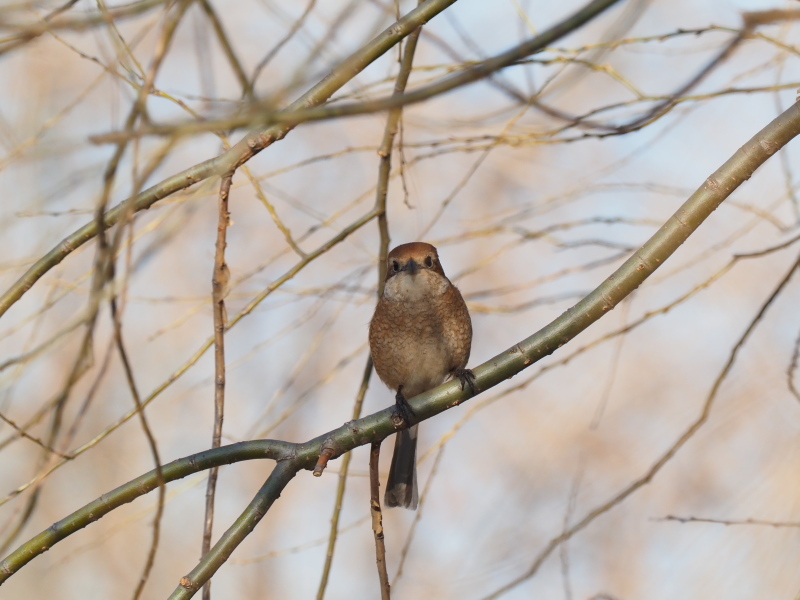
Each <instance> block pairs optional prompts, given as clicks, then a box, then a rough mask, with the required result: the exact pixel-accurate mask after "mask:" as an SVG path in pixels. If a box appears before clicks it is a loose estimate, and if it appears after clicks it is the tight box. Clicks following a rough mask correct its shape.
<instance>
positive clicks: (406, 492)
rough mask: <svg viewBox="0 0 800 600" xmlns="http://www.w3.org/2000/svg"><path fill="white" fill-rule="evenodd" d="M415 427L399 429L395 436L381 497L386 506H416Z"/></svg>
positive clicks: (411, 507) (414, 508) (414, 507)
mask: <svg viewBox="0 0 800 600" xmlns="http://www.w3.org/2000/svg"><path fill="white" fill-rule="evenodd" d="M417 427H419V425H414V426H413V427H411V428H409V429H404V430H403V431H399V432H398V433H397V435H396V436H395V440H394V454H393V455H392V467H391V468H390V469H389V480H388V481H387V482H386V494H385V495H384V497H383V501H384V503H385V504H386V506H389V507H392V506H402V507H404V508H409V509H411V510H416V508H417V502H418V500H419V495H418V493H417Z"/></svg>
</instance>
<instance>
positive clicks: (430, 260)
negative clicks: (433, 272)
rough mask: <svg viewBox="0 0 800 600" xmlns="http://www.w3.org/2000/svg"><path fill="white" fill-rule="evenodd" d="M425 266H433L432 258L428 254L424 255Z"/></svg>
mask: <svg viewBox="0 0 800 600" xmlns="http://www.w3.org/2000/svg"><path fill="white" fill-rule="evenodd" d="M425 266H426V267H428V268H429V269H430V268H431V267H432V266H433V259H432V258H431V257H430V256H426V257H425Z"/></svg>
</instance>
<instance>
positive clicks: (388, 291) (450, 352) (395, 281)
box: [369, 242, 475, 510]
mask: <svg viewBox="0 0 800 600" xmlns="http://www.w3.org/2000/svg"><path fill="white" fill-rule="evenodd" d="M471 346H472V321H471V320H470V318H469V311H468V310H467V305H466V304H465V303H464V298H462V297H461V293H460V292H459V291H458V288H456V287H455V286H454V285H453V284H452V283H450V280H449V279H448V278H447V277H446V276H445V274H444V269H442V265H441V263H439V255H438V254H437V252H436V248H434V247H433V246H431V245H430V244H425V243H423V242H412V243H410V244H403V245H401V246H397V248H395V249H394V250H392V251H391V252H390V253H389V256H388V257H387V269H386V284H385V287H384V290H383V295H382V296H381V298H380V300H378V305H377V306H376V307H375V314H374V315H373V316H372V321H371V322H370V324H369V347H370V352H371V353H372V361H373V362H374V364H375V371H376V372H377V373H378V376H379V377H380V378H381V380H382V381H383V382H384V383H385V384H386V385H387V386H389V387H390V388H391V389H392V390H395V391H396V392H397V395H396V396H395V400H396V403H397V409H398V412H399V413H400V415H401V416H402V417H403V419H404V421H405V423H406V425H411V423H412V422H413V419H414V411H412V410H411V406H409V404H408V402H406V398H412V397H414V396H416V395H417V394H421V393H422V392H426V391H428V390H429V389H432V388H434V387H436V386H438V385H439V384H441V383H443V382H444V381H445V380H447V379H449V378H451V377H458V378H459V379H460V380H461V389H464V386H465V385H469V387H470V389H471V390H472V392H473V393H474V392H475V384H474V379H475V376H474V375H473V374H472V371H470V370H469V369H467V368H466V366H467V360H468V359H469V351H470V347H471ZM417 428H418V425H413V426H411V427H410V428H409V429H404V430H402V431H400V432H398V434H397V437H396V439H395V444H394V455H393V456H392V466H391V469H390V471H389V480H388V481H387V483H386V494H385V496H384V501H385V503H386V506H404V507H406V508H410V509H412V510H414V509H415V508H417V501H418V492H417V468H416V458H417Z"/></svg>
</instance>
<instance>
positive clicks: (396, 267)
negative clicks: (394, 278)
mask: <svg viewBox="0 0 800 600" xmlns="http://www.w3.org/2000/svg"><path fill="white" fill-rule="evenodd" d="M399 270H400V263H399V262H397V261H396V260H393V261H392V271H394V272H395V273H397V272H398V271H399Z"/></svg>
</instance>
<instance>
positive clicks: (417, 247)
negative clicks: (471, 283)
mask: <svg viewBox="0 0 800 600" xmlns="http://www.w3.org/2000/svg"><path fill="white" fill-rule="evenodd" d="M449 285H450V281H449V280H448V279H447V277H446V276H445V274H444V269H442V265H441V263H440V262H439V254H438V252H436V248H435V247H433V246H431V245H430V244H426V243H425V242H411V243H410V244H402V245H400V246H397V247H396V248H394V249H393V250H392V251H391V252H389V256H388V257H387V258H386V287H385V289H384V295H385V296H386V297H387V298H389V299H390V300H403V301H414V300H419V299H421V298H422V297H424V296H428V295H434V296H436V295H439V294H442V293H444V292H445V291H446V290H447V287H448V286H449Z"/></svg>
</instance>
